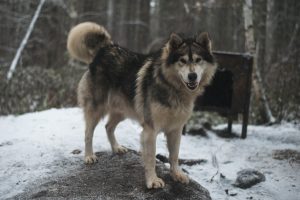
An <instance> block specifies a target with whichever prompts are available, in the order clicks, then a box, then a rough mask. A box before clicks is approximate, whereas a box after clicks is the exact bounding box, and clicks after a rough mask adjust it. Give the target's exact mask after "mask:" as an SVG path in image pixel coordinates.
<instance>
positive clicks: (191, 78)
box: [188, 72, 197, 82]
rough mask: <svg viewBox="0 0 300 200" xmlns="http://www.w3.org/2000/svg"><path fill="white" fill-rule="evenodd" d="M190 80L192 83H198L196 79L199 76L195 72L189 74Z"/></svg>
mask: <svg viewBox="0 0 300 200" xmlns="http://www.w3.org/2000/svg"><path fill="white" fill-rule="evenodd" d="M188 79H189V81H191V82H194V81H196V79H197V74H196V73H195V72H192V73H189V74H188Z"/></svg>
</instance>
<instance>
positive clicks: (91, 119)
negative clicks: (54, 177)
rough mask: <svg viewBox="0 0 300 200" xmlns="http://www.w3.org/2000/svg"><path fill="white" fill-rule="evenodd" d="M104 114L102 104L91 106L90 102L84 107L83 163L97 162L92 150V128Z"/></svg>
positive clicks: (93, 128)
mask: <svg viewBox="0 0 300 200" xmlns="http://www.w3.org/2000/svg"><path fill="white" fill-rule="evenodd" d="M104 115H105V109H104V107H103V106H102V105H100V106H97V107H96V106H93V105H92V103H91V104H88V105H87V106H85V107H84V118H85V158H84V160H85V163H86V164H93V163H95V162H97V156H96V155H95V154H94V152H93V136H94V130H95V128H96V126H97V124H98V122H99V120H100V119H101V118H102V117H103V116H104Z"/></svg>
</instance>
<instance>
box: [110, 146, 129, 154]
mask: <svg viewBox="0 0 300 200" xmlns="http://www.w3.org/2000/svg"><path fill="white" fill-rule="evenodd" d="M113 152H114V153H116V154H124V153H126V152H128V149H127V148H125V147H123V146H121V145H119V146H117V147H115V148H113Z"/></svg>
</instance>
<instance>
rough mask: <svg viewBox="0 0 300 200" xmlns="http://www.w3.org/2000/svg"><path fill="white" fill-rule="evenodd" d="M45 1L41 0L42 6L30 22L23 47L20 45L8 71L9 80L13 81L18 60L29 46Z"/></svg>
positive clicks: (40, 5) (39, 6)
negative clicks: (28, 43) (29, 40)
mask: <svg viewBox="0 0 300 200" xmlns="http://www.w3.org/2000/svg"><path fill="white" fill-rule="evenodd" d="M45 1H46V0H40V4H39V5H38V7H37V9H36V11H35V14H34V16H33V18H32V20H31V22H30V25H29V27H28V29H27V32H26V35H25V37H24V38H23V40H22V42H21V45H20V47H19V49H18V50H17V53H16V55H15V57H14V59H13V61H12V63H11V65H10V68H9V71H8V73H7V80H10V79H11V77H12V75H13V73H14V71H15V69H16V66H17V64H18V60H19V58H20V56H21V53H22V51H23V49H24V48H25V46H26V44H27V42H28V38H29V37H30V35H31V32H32V30H33V28H34V25H35V22H36V20H37V18H38V17H39V15H40V12H41V9H42V7H43V5H44V3H45Z"/></svg>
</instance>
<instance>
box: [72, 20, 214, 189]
mask: <svg viewBox="0 0 300 200" xmlns="http://www.w3.org/2000/svg"><path fill="white" fill-rule="evenodd" d="M68 50H69V52H70V54H71V55H72V56H73V57H75V58H76V59H78V60H81V61H84V62H86V63H87V64H89V70H88V71H87V72H86V73H85V74H84V75H83V77H82V79H81V80H80V82H79V86H78V102H79V104H80V106H81V107H82V108H83V111H84V117H85V123H86V130H85V162H86V163H94V162H96V161H97V157H96V156H95V155H94V153H93V148H92V140H93V133H94V129H95V127H96V125H97V124H98V122H99V120H100V119H102V118H103V117H104V116H105V115H109V119H108V122H107V124H106V130H107V136H108V139H109V141H110V144H111V147H112V151H113V152H115V153H125V152H126V151H127V149H126V148H125V147H123V146H121V145H119V144H118V142H117V141H116V138H115V135H114V130H115V128H116V126H117V125H118V123H119V122H121V121H122V120H124V119H125V118H131V119H134V120H136V121H138V122H139V123H140V124H141V126H142V127H143V131H142V136H141V144H142V155H143V160H144V165H145V176H146V185H147V187H148V188H160V187H164V185H165V183H164V181H163V180H162V179H160V178H158V177H157V175H156V172H155V144H156V136H157V134H158V133H159V132H164V133H165V135H166V138H167V146H168V149H169V152H170V165H171V167H170V173H171V176H172V177H173V179H174V180H175V181H180V182H182V183H188V181H189V179H188V177H187V176H186V175H185V174H184V173H183V172H182V171H181V170H180V169H179V167H178V153H179V144H180V137H181V130H182V128H183V126H184V124H185V123H186V122H187V120H188V118H189V117H190V115H191V113H192V110H193V107H194V101H195V99H196V97H197V96H198V95H200V94H201V93H202V92H203V91H204V87H205V86H206V85H208V84H209V82H210V80H211V79H212V77H213V75H214V73H215V70H216V64H215V61H214V57H213V56H212V53H211V42H210V39H209V38H208V35H207V33H201V34H198V35H197V36H195V37H193V38H184V37H182V36H179V35H178V34H171V36H170V38H169V40H168V42H167V43H166V44H165V45H164V47H163V48H162V49H161V50H159V51H158V52H155V53H153V54H150V55H143V54H138V53H134V52H132V51H129V50H127V49H125V48H123V47H120V46H118V45H116V44H114V43H113V42H112V41H111V39H110V35H109V34H108V33H107V31H106V30H105V29H104V28H103V27H102V26H99V25H97V24H94V23H90V22H85V23H81V24H79V25H77V26H75V27H74V28H73V29H72V30H71V31H70V33H69V36H68ZM191 75H193V76H194V77H193V78H192V76H191ZM195 77H196V78H195ZM191 80H193V81H191Z"/></svg>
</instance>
